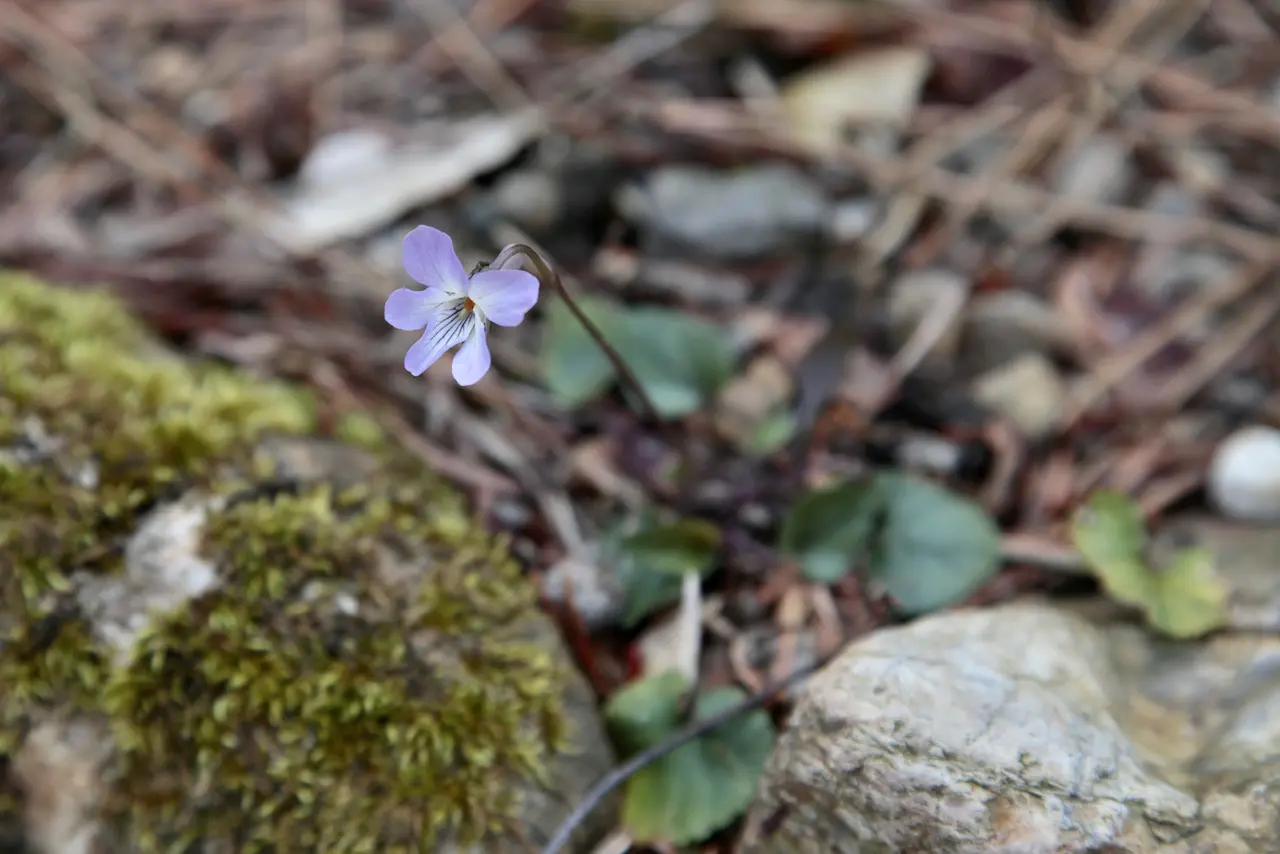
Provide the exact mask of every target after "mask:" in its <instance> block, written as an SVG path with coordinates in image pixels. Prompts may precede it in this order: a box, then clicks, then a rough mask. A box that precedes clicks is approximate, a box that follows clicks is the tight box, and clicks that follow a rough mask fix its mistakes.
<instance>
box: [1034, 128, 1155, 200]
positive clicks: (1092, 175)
mask: <svg viewBox="0 0 1280 854" xmlns="http://www.w3.org/2000/svg"><path fill="white" fill-rule="evenodd" d="M1136 177H1137V170H1136V169H1135V168H1134V165H1133V161H1132V156H1131V153H1130V146H1129V144H1128V143H1127V142H1125V141H1124V140H1123V139H1121V138H1120V137H1118V136H1115V135H1107V134H1099V135H1097V136H1094V137H1092V138H1091V139H1090V140H1089V141H1088V142H1086V143H1085V144H1084V145H1082V146H1080V148H1078V149H1077V150H1076V151H1075V152H1073V153H1072V155H1071V156H1070V157H1067V158H1066V159H1064V160H1061V161H1059V163H1058V165H1057V168H1056V169H1055V170H1054V174H1053V189H1054V194H1055V195H1059V196H1069V197H1071V198H1074V199H1080V200H1082V201H1089V202H1097V203H1101V204H1114V203H1117V202H1120V201H1122V200H1123V199H1124V198H1125V196H1126V195H1127V194H1128V192H1129V189H1130V188H1131V187H1132V186H1133V183H1134V179H1135V178H1136Z"/></svg>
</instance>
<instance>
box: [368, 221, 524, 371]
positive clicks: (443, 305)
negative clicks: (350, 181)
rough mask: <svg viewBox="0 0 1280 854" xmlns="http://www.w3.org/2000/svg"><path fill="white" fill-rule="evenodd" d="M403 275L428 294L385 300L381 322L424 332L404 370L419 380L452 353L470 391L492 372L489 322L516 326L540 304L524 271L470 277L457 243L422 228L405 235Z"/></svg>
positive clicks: (400, 293)
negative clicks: (487, 333)
mask: <svg viewBox="0 0 1280 854" xmlns="http://www.w3.org/2000/svg"><path fill="white" fill-rule="evenodd" d="M403 255H404V269H405V272H406V273H408V274H409V276H410V277H411V278H412V279H413V280H414V281H416V282H418V283H420V284H423V285H426V286H427V288H426V290H424V291H417V290H413V289H410V288H398V289H397V290H395V291H393V292H392V294H391V296H389V297H387V304H386V307H385V308H384V309H383V317H385V318H386V321H387V323H390V324H391V325H392V326H394V327H395V328H396V329H404V330H417V329H421V330H423V333H422V337H421V338H419V339H418V340H417V342H415V343H414V344H413V346H411V347H410V348H409V351H408V352H407V353H405V354H404V368H405V370H406V371H408V372H409V373H411V374H413V375H414V376H415V377H416V376H420V375H421V374H422V372H423V371H425V370H426V369H427V368H429V367H431V365H432V364H433V363H435V361H436V360H437V359H439V358H440V357H441V356H443V355H444V354H445V352H446V351H448V350H449V349H450V348H451V347H453V346H455V345H457V344H461V345H462V348H461V349H460V350H458V354H457V355H456V356H454V357H453V378H454V379H455V380H456V381H457V383H458V385H464V386H465V385H472V384H474V383H476V382H479V381H480V378H481V377H483V376H484V375H485V374H486V373H488V372H489V365H490V356H489V344H488V342H487V341H486V338H485V336H486V332H487V329H488V326H489V323H490V322H493V323H496V324H498V325H499V326H516V325H518V324H519V323H520V321H522V320H524V315H525V312H527V311H528V310H529V309H531V308H533V304H534V303H536V302H537V301H538V279H537V277H536V276H534V275H533V274H531V273H527V272H525V271H524V270H495V269H489V270H481V271H480V272H478V273H476V274H474V275H472V276H468V275H467V272H466V270H465V269H464V268H463V266H462V261H460V260H459V259H458V255H457V253H455V252H454V251H453V240H452V239H450V237H449V235H447V234H445V233H444V232H443V231H440V230H439V229H436V228H430V227H429V226H425V225H420V226H418V227H417V228H415V229H414V230H413V231H411V232H409V233H408V234H407V235H405V238H404V252H403Z"/></svg>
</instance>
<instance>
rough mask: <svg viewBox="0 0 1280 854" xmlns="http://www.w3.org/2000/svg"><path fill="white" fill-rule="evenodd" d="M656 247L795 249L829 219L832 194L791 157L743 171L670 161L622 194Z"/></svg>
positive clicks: (733, 252)
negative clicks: (828, 195) (671, 163)
mask: <svg viewBox="0 0 1280 854" xmlns="http://www.w3.org/2000/svg"><path fill="white" fill-rule="evenodd" d="M615 204H616V205H617V207H618V210H619V211H620V212H621V214H622V215H623V216H624V217H625V218H626V219H628V220H629V221H630V222H632V223H633V224H634V225H636V226H637V227H638V228H639V229H640V230H641V233H642V238H643V239H644V240H645V241H646V242H647V243H649V244H650V247H649V248H651V249H653V250H655V251H662V250H669V251H684V252H693V253H697V254H701V255H705V256H707V257H709V258H719V259H732V260H744V259H750V258H757V257H763V256H767V255H770V254H774V253H777V252H781V251H785V250H788V249H793V248H795V247H797V246H799V245H803V243H804V242H805V241H807V240H810V239H812V238H813V237H814V236H815V235H817V234H819V233H820V232H821V231H822V230H823V229H824V228H825V227H826V226H825V223H826V216H827V207H828V205H827V198H826V195H825V193H824V192H823V190H822V188H821V187H820V186H818V184H816V183H815V182H814V181H813V180H812V179H810V178H809V177H808V176H807V175H806V174H805V173H803V172H801V171H800V170H799V169H796V168H795V167H793V166H790V165H787V164H784V163H775V164H762V165H756V166H750V167H745V168H743V169H739V170H736V171H722V170H715V169H707V168H705V167H701V166H665V167H662V168H660V169H657V170H655V171H654V172H653V173H652V174H651V175H649V176H648V179H647V180H646V181H644V182H642V183H639V184H630V185H627V186H625V187H623V188H622V189H621V190H620V191H619V192H618V194H617V196H616V198H615Z"/></svg>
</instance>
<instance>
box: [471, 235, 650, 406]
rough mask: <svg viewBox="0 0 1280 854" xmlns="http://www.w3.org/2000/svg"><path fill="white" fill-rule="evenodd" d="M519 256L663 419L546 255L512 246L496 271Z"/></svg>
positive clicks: (496, 260)
mask: <svg viewBox="0 0 1280 854" xmlns="http://www.w3.org/2000/svg"><path fill="white" fill-rule="evenodd" d="M517 256H519V257H520V258H523V259H524V260H526V261H528V262H529V264H530V265H531V266H532V267H533V272H534V274H535V275H536V276H537V277H538V278H539V279H541V280H542V281H543V282H544V283H546V284H549V285H551V287H553V288H555V290H556V293H558V294H559V295H560V299H562V300H564V304H565V305H567V306H568V307H569V311H570V313H572V314H573V317H574V319H575V320H577V321H578V322H579V323H581V324H582V328H583V329H585V330H587V334H588V335H590V336H591V340H593V341H595V342H596V346H597V347H599V348H600V349H601V350H602V351H603V352H604V354H605V356H606V357H607V358H608V359H609V362H610V363H611V364H612V365H613V369H614V370H615V371H617V372H618V376H620V377H622V379H623V380H624V381H625V382H626V384H627V385H628V386H630V387H631V391H632V392H633V393H634V394H635V396H636V397H637V398H638V399H639V400H640V403H641V405H642V406H643V407H644V410H645V414H646V415H647V416H648V417H649V418H651V419H653V420H654V421H660V420H662V419H661V417H660V416H659V415H658V408H657V407H656V406H654V405H653V401H652V400H650V399H649V395H648V394H647V393H646V392H645V390H644V386H643V385H641V384H640V380H639V378H637V377H636V375H635V373H634V372H633V371H632V370H631V368H630V367H628V366H627V362H626V360H625V359H623V358H622V355H621V354H620V353H619V352H618V351H617V350H615V349H614V347H613V345H612V344H610V343H609V342H608V341H607V340H605V337H604V333H603V332H601V331H600V327H598V326H596V324H595V323H594V322H593V321H592V320H591V319H590V318H589V317H587V315H586V313H585V312H584V311H583V310H582V309H581V308H580V307H579V306H578V303H577V302H576V301H575V300H574V298H573V297H571V296H570V295H569V291H568V289H567V288H565V286H564V282H563V281H561V280H560V274H559V273H557V272H556V271H555V268H553V267H552V266H551V265H550V264H548V263H547V262H546V260H545V259H544V258H543V257H542V255H541V254H540V253H539V252H538V251H537V250H535V249H533V248H532V247H530V246H527V245H525V244H523V243H512V244H509V245H508V246H506V247H505V248H503V250H502V251H501V252H499V253H498V257H496V258H494V259H493V263H492V264H491V265H490V266H491V267H493V268H495V269H510V268H511V262H512V261H513V260H515V259H516V258H517Z"/></svg>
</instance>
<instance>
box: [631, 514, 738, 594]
mask: <svg viewBox="0 0 1280 854" xmlns="http://www.w3.org/2000/svg"><path fill="white" fill-rule="evenodd" d="M719 549H720V528H719V527H717V526H716V525H713V524H712V523H710V522H707V521H705V520H702V519H681V520H680V521H678V522H671V523H670V524H666V525H654V526H653V527H650V528H646V529H645V530H643V531H640V532H639V533H636V534H632V535H631V536H630V537H628V538H627V539H626V540H624V541H623V543H622V550H623V551H625V552H626V553H628V554H629V555H630V556H631V557H632V558H633V559H634V560H635V561H636V562H637V564H639V566H640V567H641V568H643V569H645V570H648V571H650V572H661V573H664V574H666V575H673V576H675V577H676V578H677V579H679V578H680V577H681V576H683V575H684V574H685V573H686V572H696V573H698V574H699V575H702V574H705V573H706V572H707V570H709V569H710V568H711V564H712V561H714V560H715V556H716V552H717V551H719Z"/></svg>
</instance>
